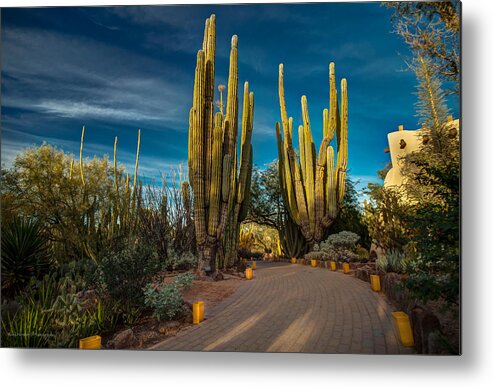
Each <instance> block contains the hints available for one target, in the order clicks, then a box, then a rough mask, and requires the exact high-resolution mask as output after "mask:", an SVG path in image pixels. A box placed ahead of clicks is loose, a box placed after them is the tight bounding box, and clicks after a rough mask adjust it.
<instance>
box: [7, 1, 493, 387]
mask: <svg viewBox="0 0 493 387" xmlns="http://www.w3.org/2000/svg"><path fill="white" fill-rule="evenodd" d="M211 2H214V3H232V2H234V1H225V2H222V1H211ZM250 2H251V1H250ZM274 2H280V1H273V3H274ZM285 2H287V1H285ZM164 3H172V4H178V3H179V4H196V3H200V2H198V1H176V2H166V1H159V0H158V1H153V0H147V1H135V0H133V1H125V0H119V1H111V0H106V1H63V0H61V1H22V0H17V1H16V0H1V1H0V6H2V7H6V6H47V5H49V6H51V5H55V6H60V5H126V4H164ZM492 4H493V2H491V1H484V0H465V1H464V2H463V33H464V36H463V70H464V71H463V74H464V76H463V81H464V85H463V116H462V119H463V121H462V123H463V132H462V134H463V175H462V176H463V185H462V186H463V208H462V216H463V223H462V232H463V251H462V254H463V255H462V262H463V267H464V268H463V356H461V357H420V356H414V357H397V356H363V355H361V356H349V355H294V354H231V353H193V352H183V353H174V352H168V353H165V352H157V353H156V352H153V353H149V352H129V351H119V352H109V351H99V352H81V351H75V350H11V349H0V365H1V366H0V367H1V379H2V385H5V386H17V385H18V386H22V385H33V386H56V385H73V386H79V385H80V386H82V385H84V386H87V385H88V384H94V385H103V384H104V385H109V386H113V385H116V386H124V385H134V386H135V385H139V386H151V385H165V386H173V387H174V386H182V385H195V386H202V385H214V386H223V385H224V386H235V387H236V386H246V385H248V386H257V385H271V386H280V385H282V386H309V385H311V384H313V383H317V382H318V383H320V384H323V385H326V386H327V385H329V386H330V385H333V386H346V385H369V386H393V387H395V386H413V387H416V386H428V385H446V386H463V385H469V386H475V385H486V384H489V383H491V380H493V377H492V376H493V375H492V368H493V367H492V362H491V358H490V355H491V350H492V349H493V342H492V336H493V335H492V333H491V332H492V324H493V313H492V308H493V302H492V297H493V289H492V283H493V277H492V275H493V267H492V262H493V254H492V252H493V244H492V241H493V227H492V221H493V214H492V211H491V209H492V205H491V203H492V199H491V195H492V193H493V189H492V188H493V187H492V183H491V182H492V179H493V174H492V172H491V167H490V166H491V162H490V154H491V153H492V146H493V138H492V133H493V120H492V117H491V114H490V112H491V110H492V109H491V102H492V97H491V93H492V91H493V84H492V77H493V54H492V50H491V40H492V38H493V24H492V23H491V15H492V14H493V12H492V8H493V6H492ZM487 380H490V382H489V383H487Z"/></svg>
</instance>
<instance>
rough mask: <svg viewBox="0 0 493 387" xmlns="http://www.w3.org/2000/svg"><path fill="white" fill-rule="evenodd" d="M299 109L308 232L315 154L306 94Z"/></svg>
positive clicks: (312, 207) (312, 208)
mask: <svg viewBox="0 0 493 387" xmlns="http://www.w3.org/2000/svg"><path fill="white" fill-rule="evenodd" d="M301 110H302V115H303V138H304V148H305V155H304V156H305V161H304V163H305V172H306V176H304V178H303V183H304V189H305V195H306V202H307V209H308V218H309V221H310V233H311V234H313V233H314V232H315V176H314V175H315V171H314V170H315V163H314V160H315V155H314V153H315V152H314V151H313V138H312V132H311V129H310V117H309V114H308V103H307V100H306V96H302V97H301Z"/></svg>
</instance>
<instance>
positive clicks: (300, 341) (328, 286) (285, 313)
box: [151, 262, 413, 354]
mask: <svg viewBox="0 0 493 387" xmlns="http://www.w3.org/2000/svg"><path fill="white" fill-rule="evenodd" d="M254 273H255V276H254V279H253V280H252V281H245V282H244V283H243V284H242V285H241V287H240V288H239V289H238V290H237V291H236V292H235V293H234V294H233V295H232V296H231V297H230V298H228V299H227V300H225V301H224V302H223V303H221V304H219V305H218V306H216V307H215V308H212V309H210V310H207V305H206V306H205V308H206V314H205V317H206V319H205V321H204V322H202V323H201V324H200V325H195V326H192V327H190V328H188V329H185V330H183V331H181V332H179V333H178V335H176V336H175V337H172V338H169V339H166V340H165V341H163V342H161V343H159V344H157V345H155V346H154V347H152V348H151V349H156V350H170V351H242V352H312V353H317V352H318V353H355V354H359V353H378V354H409V353H413V351H412V349H409V348H405V347H403V346H402V345H400V343H399V342H398V339H397V334H396V332H395V330H394V328H393V324H392V316H391V312H392V311H393V310H394V309H393V307H392V306H391V305H390V304H389V303H388V302H387V301H386V299H385V298H384V296H382V295H381V294H377V293H375V292H373V291H372V290H371V289H370V285H369V284H368V283H365V282H363V281H360V280H358V279H356V278H354V277H351V276H349V275H344V274H342V273H341V272H331V271H329V270H327V269H320V268H312V267H309V266H302V265H291V264H286V263H269V262H257V270H255V272H254Z"/></svg>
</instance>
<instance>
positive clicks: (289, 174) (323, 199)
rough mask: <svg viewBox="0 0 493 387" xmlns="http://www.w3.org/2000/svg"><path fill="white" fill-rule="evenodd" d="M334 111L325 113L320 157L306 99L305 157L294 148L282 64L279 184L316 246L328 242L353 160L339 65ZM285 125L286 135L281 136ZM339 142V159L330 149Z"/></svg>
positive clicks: (344, 86)
mask: <svg viewBox="0 0 493 387" xmlns="http://www.w3.org/2000/svg"><path fill="white" fill-rule="evenodd" d="M329 88H330V101H329V109H324V111H323V139H322V143H321V145H320V148H319V151H318V155H317V153H316V150H315V145H314V142H313V136H312V130H311V126H310V117H309V114H308V103H307V99H306V96H302V97H301V110H302V117H303V125H300V126H299V128H298V140H299V156H298V157H297V154H296V152H295V150H294V148H293V144H292V138H293V118H292V117H289V118H288V113H287V111H286V102H285V99H284V68H283V65H282V64H280V65H279V103H280V109H281V121H282V122H281V124H279V122H277V123H276V134H277V143H278V153H279V181H280V185H281V190H282V193H283V200H284V203H285V206H286V208H287V211H288V213H289V216H290V218H291V219H292V220H293V222H294V223H296V224H297V225H298V227H299V228H300V230H301V232H302V234H303V236H304V237H305V239H306V241H307V243H308V244H309V245H310V246H313V245H315V244H318V243H320V242H321V241H322V240H324V239H325V237H326V234H327V231H328V229H329V227H330V225H331V224H332V223H333V222H334V220H335V219H336V217H337V214H338V212H339V209H340V207H341V205H342V201H343V198H344V189H345V183H346V168H347V159H348V142H347V141H348V137H347V136H348V98H347V84H346V79H342V80H341V100H340V103H339V101H338V96H337V89H336V79H335V66H334V63H330V65H329ZM281 125H282V133H281ZM334 135H336V138H337V161H336V162H335V160H334V159H335V155H334V149H333V147H332V146H331V145H330V144H331V142H332V139H333V137H334Z"/></svg>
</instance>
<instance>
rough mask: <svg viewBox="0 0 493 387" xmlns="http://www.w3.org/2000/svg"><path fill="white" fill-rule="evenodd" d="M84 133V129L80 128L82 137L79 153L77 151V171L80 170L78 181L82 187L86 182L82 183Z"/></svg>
mask: <svg viewBox="0 0 493 387" xmlns="http://www.w3.org/2000/svg"><path fill="white" fill-rule="evenodd" d="M85 131H86V127H85V126H83V127H82V135H81V136H80V151H79V169H80V179H81V181H82V186H85V185H86V182H85V181H84V160H83V157H82V152H83V149H84V133H85Z"/></svg>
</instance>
